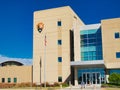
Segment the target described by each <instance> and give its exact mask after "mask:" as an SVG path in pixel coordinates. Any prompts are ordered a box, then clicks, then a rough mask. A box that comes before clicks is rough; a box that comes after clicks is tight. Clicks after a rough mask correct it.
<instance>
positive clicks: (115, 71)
mask: <svg viewBox="0 0 120 90" xmlns="http://www.w3.org/2000/svg"><path fill="white" fill-rule="evenodd" d="M109 73H110V74H112V73H119V74H120V69H112V70H110V71H109Z"/></svg>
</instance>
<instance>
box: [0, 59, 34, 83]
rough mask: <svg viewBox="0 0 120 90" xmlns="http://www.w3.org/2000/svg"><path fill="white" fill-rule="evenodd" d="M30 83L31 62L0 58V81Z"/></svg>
mask: <svg viewBox="0 0 120 90" xmlns="http://www.w3.org/2000/svg"><path fill="white" fill-rule="evenodd" d="M28 62H29V63H28ZM28 82H29V83H32V62H31V61H24V60H21V59H19V60H6V58H3V60H0V83H28Z"/></svg>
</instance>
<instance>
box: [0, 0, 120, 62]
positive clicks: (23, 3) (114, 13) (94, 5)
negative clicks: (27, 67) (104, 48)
mask: <svg viewBox="0 0 120 90" xmlns="http://www.w3.org/2000/svg"><path fill="white" fill-rule="evenodd" d="M62 6H70V7H71V8H72V9H73V10H74V11H75V13H76V14H77V15H78V16H79V17H80V18H81V20H82V21H83V22H84V23H85V24H95V23H100V20H102V19H109V18H118V17H120V0H0V59H1V57H7V58H8V59H9V58H15V59H17V58H18V59H19V58H21V59H23V60H25V59H31V60H32V57H33V12H34V11H37V10H45V9H50V8H56V7H62Z"/></svg>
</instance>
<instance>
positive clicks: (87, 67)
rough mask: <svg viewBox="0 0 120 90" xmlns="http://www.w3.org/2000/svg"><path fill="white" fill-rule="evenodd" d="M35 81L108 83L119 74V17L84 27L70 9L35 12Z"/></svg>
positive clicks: (61, 8) (62, 8) (67, 7)
mask: <svg viewBox="0 0 120 90" xmlns="http://www.w3.org/2000/svg"><path fill="white" fill-rule="evenodd" d="M33 33H34V34H33V82H35V83H39V82H42V83H43V82H49V83H53V82H69V81H71V83H72V84H75V85H78V84H80V83H81V82H85V84H101V83H106V82H108V76H109V74H111V73H113V72H117V73H120V61H119V59H120V49H119V46H120V42H119V39H120V18H115V19H106V20H101V23H98V24H91V25H85V24H84V23H83V22H82V21H81V19H80V18H79V17H78V16H77V15H76V14H75V13H74V11H73V10H72V9H71V8H70V7H69V6H66V7H60V8H53V9H48V10H41V11H35V12H34V26H33Z"/></svg>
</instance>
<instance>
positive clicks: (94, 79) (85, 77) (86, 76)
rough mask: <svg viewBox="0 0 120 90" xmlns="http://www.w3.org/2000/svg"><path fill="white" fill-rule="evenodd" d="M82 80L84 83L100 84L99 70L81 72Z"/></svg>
mask: <svg viewBox="0 0 120 90" xmlns="http://www.w3.org/2000/svg"><path fill="white" fill-rule="evenodd" d="M82 81H83V82H84V83H85V84H101V78H100V73H99V72H91V73H90V72H89V73H88V72H84V73H82Z"/></svg>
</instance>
